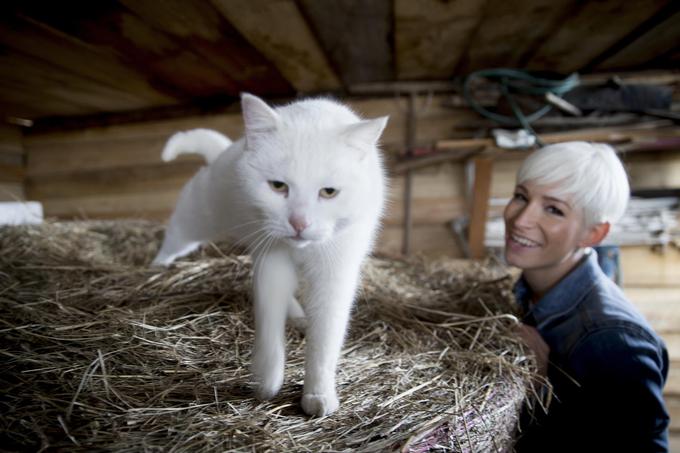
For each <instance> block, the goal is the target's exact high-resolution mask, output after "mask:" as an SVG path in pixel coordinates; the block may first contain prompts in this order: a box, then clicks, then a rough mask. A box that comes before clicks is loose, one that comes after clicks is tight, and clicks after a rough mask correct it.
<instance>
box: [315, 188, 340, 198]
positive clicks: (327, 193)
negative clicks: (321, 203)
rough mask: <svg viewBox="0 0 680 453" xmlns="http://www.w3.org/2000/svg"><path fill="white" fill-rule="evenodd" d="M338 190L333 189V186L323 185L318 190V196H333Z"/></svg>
mask: <svg viewBox="0 0 680 453" xmlns="http://www.w3.org/2000/svg"><path fill="white" fill-rule="evenodd" d="M338 192H340V191H339V190H338V189H334V188H333V187H324V188H323V189H321V190H320V191H319V196H320V197H321V198H333V197H335V196H336V195H337V194H338Z"/></svg>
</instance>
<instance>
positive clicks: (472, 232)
mask: <svg viewBox="0 0 680 453" xmlns="http://www.w3.org/2000/svg"><path fill="white" fill-rule="evenodd" d="M472 165H473V166H474V176H473V178H474V179H473V181H472V194H471V195H472V199H471V204H470V224H469V226H468V243H469V245H470V257H471V258H473V259H479V258H483V257H484V232H485V230H486V217H487V214H488V210H489V194H490V192H491V172H492V170H493V160H492V159H490V158H488V157H476V158H474V159H473V160H472Z"/></svg>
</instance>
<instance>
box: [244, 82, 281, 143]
mask: <svg viewBox="0 0 680 453" xmlns="http://www.w3.org/2000/svg"><path fill="white" fill-rule="evenodd" d="M241 109H242V110H243V122H244V123H245V134H246V143H247V145H248V147H251V148H253V149H255V148H257V145H256V143H257V139H258V137H259V136H260V135H261V134H263V133H264V134H266V133H267V132H272V131H274V130H276V128H277V126H278V123H279V115H278V113H276V111H275V110H274V109H273V108H271V107H269V106H268V105H267V103H266V102H264V101H263V100H262V99H260V98H258V97H257V96H253V95H252V94H248V93H242V94H241Z"/></svg>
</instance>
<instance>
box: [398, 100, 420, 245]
mask: <svg viewBox="0 0 680 453" xmlns="http://www.w3.org/2000/svg"><path fill="white" fill-rule="evenodd" d="M415 98H416V95H415V93H414V92H411V93H410V94H409V97H408V112H407V116H406V157H407V158H408V157H411V156H412V155H413V146H414V144H415V138H416V105H415V104H416V101H415ZM412 192H413V175H412V174H411V170H410V169H409V170H406V174H405V175H404V236H403V238H402V243H401V253H402V254H403V255H405V256H406V255H408V254H409V253H411V229H412V227H413V219H412V214H411V204H412V203H413V200H412V199H411V198H412Z"/></svg>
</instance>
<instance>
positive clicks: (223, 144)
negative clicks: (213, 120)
mask: <svg viewBox="0 0 680 453" xmlns="http://www.w3.org/2000/svg"><path fill="white" fill-rule="evenodd" d="M229 145H231V140H229V139H228V138H227V137H225V136H224V135H222V134H220V133H219V132H217V131H214V130H212V129H192V130H190V131H185V132H177V133H176V134H175V135H173V136H172V137H170V140H168V142H167V143H166V144H165V148H163V153H162V154H161V158H162V159H163V161H164V162H170V161H171V160H175V159H176V158H177V156H179V155H180V154H200V155H201V156H203V158H204V159H205V161H206V162H207V163H208V164H210V163H212V162H213V161H214V160H215V159H217V156H219V155H220V154H221V153H222V151H224V150H225V149H227V148H228V147H229Z"/></svg>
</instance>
